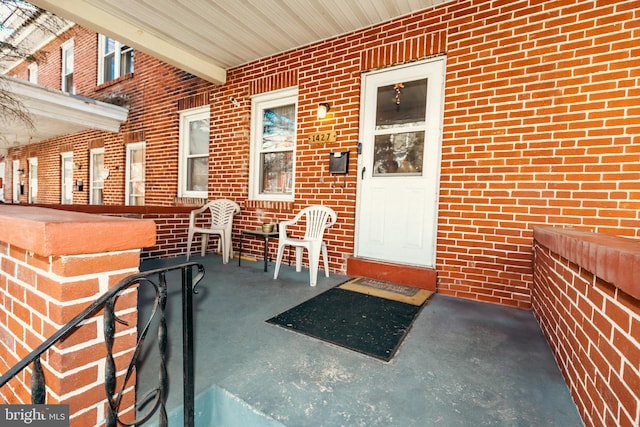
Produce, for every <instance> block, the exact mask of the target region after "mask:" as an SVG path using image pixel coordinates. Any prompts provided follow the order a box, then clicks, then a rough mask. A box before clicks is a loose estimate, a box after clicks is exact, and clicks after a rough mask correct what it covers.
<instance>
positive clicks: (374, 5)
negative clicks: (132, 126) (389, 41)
mask: <svg viewBox="0 0 640 427" xmlns="http://www.w3.org/2000/svg"><path fill="white" fill-rule="evenodd" d="M447 1H451V0H346V1H345V0H189V1H176V0H153V1H152V0H31V3H32V4H34V5H36V6H39V7H41V8H43V9H45V10H47V11H49V12H52V13H54V14H56V15H58V16H60V17H62V18H65V19H68V20H71V21H73V22H76V23H77V24H80V25H82V26H84V27H86V28H89V29H91V30H93V31H95V32H98V33H101V34H104V35H107V36H109V37H111V38H114V39H116V40H118V41H120V42H122V43H126V44H128V45H129V46H131V47H133V48H134V49H136V50H139V51H142V52H145V53H147V54H149V55H151V56H153V57H155V58H158V59H160V60H163V61H165V62H167V63H169V64H171V65H174V66H176V67H178V68H180V69H183V70H185V71H188V72H190V73H191V74H194V75H196V76H198V77H201V78H203V79H205V80H208V81H210V82H212V83H214V84H224V82H225V80H226V70H228V69H230V68H234V67H237V66H239V65H242V64H245V63H248V62H251V61H254V60H257V59H260V58H264V57H268V56H271V55H274V54H277V53H280V52H284V51H287V50H290V49H294V48H296V47H300V46H305V45H308V44H311V43H314V42H317V41H320V40H325V39H328V38H331V37H334V36H337V35H340V34H346V33H349V32H352V31H354V30H358V29H362V28H366V27H369V26H372V25H375V24H378V23H381V22H385V21H388V20H391V19H393V18H396V17H399V16H404V15H408V14H411V13H413V12H417V11H420V10H423V9H427V8H430V7H433V6H436V5H438V4H441V3H445V2H447Z"/></svg>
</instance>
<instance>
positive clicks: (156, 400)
mask: <svg viewBox="0 0 640 427" xmlns="http://www.w3.org/2000/svg"><path fill="white" fill-rule="evenodd" d="M194 268H197V274H196V275H195V276H194V274H193V270H194ZM174 270H180V271H181V274H182V275H181V281H182V343H183V361H182V362H183V374H184V380H183V392H184V396H183V397H184V425H185V426H191V427H192V426H193V425H194V416H195V408H194V406H195V383H194V360H193V294H194V293H197V291H196V289H195V288H196V285H197V284H198V283H199V282H200V280H201V279H202V278H203V277H204V267H203V266H202V265H201V264H198V263H195V262H191V263H184V264H180V265H176V266H172V267H167V268H160V269H156V270H149V271H145V272H141V273H137V274H133V275H131V276H129V277H126V278H125V279H123V280H121V281H120V282H118V284H117V285H115V286H114V287H113V288H111V289H110V290H109V291H108V292H106V293H105V294H103V295H102V296H101V297H100V298H98V299H97V300H96V301H95V302H94V303H93V304H91V305H90V306H89V307H87V308H86V309H84V310H83V311H82V312H81V313H80V314H78V315H77V316H76V317H74V318H73V319H72V320H71V321H70V322H69V323H67V324H66V325H64V326H63V327H62V328H60V329H59V330H58V331H57V332H56V333H55V334H53V335H52V336H51V337H50V338H49V339H47V340H46V341H45V342H43V343H42V344H41V345H40V346H39V347H38V348H36V349H35V350H33V351H32V352H31V353H29V355H27V356H26V357H25V358H24V359H22V360H21V361H19V362H18V363H17V364H16V365H15V366H13V367H12V368H11V369H9V370H8V371H7V372H6V373H5V374H4V375H2V376H1V377H0V387H3V386H4V385H5V384H6V383H7V382H8V381H9V380H11V379H12V378H13V377H14V376H16V375H17V374H19V373H20V372H21V371H22V370H23V369H25V368H26V367H27V366H29V365H30V364H33V366H32V374H31V402H32V403H33V404H43V403H45V396H46V384H45V378H44V371H43V369H42V366H41V362H40V356H41V355H42V354H43V353H45V352H46V351H47V350H48V349H49V348H50V347H52V346H53V345H54V344H55V343H57V342H58V341H61V340H63V339H64V338H65V337H67V336H68V335H70V334H71V333H73V331H74V330H75V328H76V327H78V325H79V324H80V323H81V322H82V321H84V320H85V319H88V318H90V317H91V316H93V315H94V314H95V313H96V312H97V311H98V310H100V309H102V308H104V335H105V344H106V348H107V356H106V366H105V368H106V369H105V391H106V399H107V402H108V405H107V420H106V424H107V426H108V427H115V426H116V425H117V424H118V423H122V424H125V425H131V426H138V425H141V424H143V423H144V422H146V421H148V420H149V419H150V418H151V417H152V416H153V415H154V414H155V413H156V411H158V410H159V411H160V412H159V414H158V424H159V426H161V427H165V426H167V423H168V419H167V411H166V407H165V405H166V401H167V395H168V376H167V365H166V354H167V341H168V338H167V323H166V319H165V307H166V303H167V280H166V274H167V273H168V272H170V271H174ZM136 284H138V285H143V284H151V285H152V286H153V287H154V288H155V299H154V303H153V307H152V310H151V314H150V316H149V319H148V321H147V322H146V324H145V326H144V327H143V328H142V329H141V330H139V333H138V341H137V343H136V347H135V350H134V353H133V355H132V357H131V360H130V362H129V366H128V367H127V370H126V373H125V378H124V380H123V381H122V382H121V388H120V389H119V390H116V367H115V361H114V358H113V352H112V349H113V343H114V336H115V329H116V328H115V323H116V322H119V323H123V324H126V322H124V321H123V320H122V319H119V318H118V317H117V316H116V314H115V303H116V300H117V298H118V295H120V293H121V292H122V291H124V290H126V289H128V288H129V287H131V286H134V285H136ZM156 314H157V315H158V351H159V352H160V367H159V369H160V372H159V377H158V378H159V379H158V385H157V387H155V388H153V389H151V390H149V391H148V392H147V393H146V394H145V395H144V396H143V397H142V398H141V399H140V401H141V402H142V403H143V405H146V404H148V403H152V405H151V406H150V407H149V408H148V409H147V410H146V411H144V412H143V413H142V414H141V415H138V417H137V418H136V419H135V420H133V421H126V422H123V421H122V420H120V419H119V417H118V411H119V407H120V403H121V400H122V397H123V393H124V390H125V387H126V384H127V380H128V379H129V378H130V376H131V375H132V373H133V372H134V371H135V368H136V362H137V358H138V356H139V355H140V350H141V348H142V346H143V343H144V340H145V338H146V336H147V333H148V332H149V329H150V326H151V324H152V320H154V318H155V316H156Z"/></svg>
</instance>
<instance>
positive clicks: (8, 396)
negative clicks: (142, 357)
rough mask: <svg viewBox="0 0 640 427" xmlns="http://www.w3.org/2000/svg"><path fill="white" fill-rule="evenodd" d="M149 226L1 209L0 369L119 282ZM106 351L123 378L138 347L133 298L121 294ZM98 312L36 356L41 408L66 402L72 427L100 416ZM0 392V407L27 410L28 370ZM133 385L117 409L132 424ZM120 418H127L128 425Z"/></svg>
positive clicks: (150, 233)
mask: <svg viewBox="0 0 640 427" xmlns="http://www.w3.org/2000/svg"><path fill="white" fill-rule="evenodd" d="M155 239H156V227H155V224H154V222H153V221H148V220H136V219H128V218H117V217H106V216H99V215H91V214H85V213H77V212H65V211H58V210H52V209H45V208H38V207H30V206H17V205H0V371H1V372H6V370H7V369H8V368H9V367H11V366H13V365H14V364H15V363H16V362H17V361H18V360H20V359H22V358H23V357H25V356H26V355H27V354H28V353H29V352H30V351H32V350H33V349H34V348H36V347H37V346H38V345H40V344H41V343H42V342H43V341H44V340H45V339H47V338H48V337H50V336H51V335H52V334H53V333H54V332H55V331H56V330H58V329H59V328H60V327H62V326H63V325H64V324H66V323H67V322H69V321H70V320H71V319H72V318H73V317H75V316H76V315H77V314H78V313H79V312H81V311H82V310H83V309H84V308H86V307H87V306H89V305H90V304H91V303H92V302H93V301H95V300H96V299H97V298H98V297H99V296H100V295H102V294H103V293H104V292H106V291H107V290H108V289H109V288H110V287H112V286H113V285H115V284H116V283H117V282H118V281H120V280H121V279H123V278H124V277H126V276H128V275H131V274H134V273H136V272H138V266H139V262H140V249H141V248H142V247H148V246H151V245H153V244H155ZM116 309H117V315H118V317H119V318H121V319H124V320H126V321H127V322H128V326H127V325H122V324H120V323H117V324H116V327H117V332H116V334H117V338H116V342H115V345H114V353H115V355H116V356H117V357H116V363H117V369H118V371H121V370H123V369H124V368H125V367H126V365H127V363H128V361H129V359H130V358H131V355H132V353H133V349H134V347H135V342H136V339H137V329H136V323H137V290H136V289H132V290H130V291H127V292H125V293H124V294H123V295H122V296H121V297H120V298H119V299H118V303H117V307H116ZM102 325H103V322H102V312H99V313H98V314H97V315H95V316H93V317H92V318H90V319H89V320H87V321H86V322H84V323H83V324H82V325H81V326H80V327H78V328H77V329H76V330H75V331H74V332H73V333H72V335H71V336H69V337H68V338H67V339H65V340H64V341H63V342H61V343H58V344H56V345H55V346H54V347H52V348H51V349H50V350H49V351H48V352H46V353H45V354H44V355H43V357H42V365H43V368H44V372H45V379H46V383H47V400H46V402H47V403H65V404H69V405H70V407H69V411H70V418H71V425H72V426H78V427H80V426H82V427H85V426H94V425H103V424H104V420H105V414H106V400H105V391H104V357H105V354H106V350H105V344H104V339H103V337H104V334H103V329H102ZM25 371H26V372H23V373H21V374H20V375H18V377H17V378H16V379H14V380H12V381H11V382H9V383H8V384H7V385H6V386H5V387H3V388H2V389H0V402H4V403H30V402H31V399H30V389H29V384H30V378H31V369H30V368H29V369H27V370H25ZM134 381H135V378H133V380H132V381H130V382H131V384H128V385H127V387H126V389H127V391H126V397H125V398H124V399H123V402H124V403H123V404H122V406H121V409H123V410H124V411H125V412H127V411H128V413H129V416H130V417H133V416H134V406H133V405H134V402H135V389H134ZM130 417H127V419H131V418H130Z"/></svg>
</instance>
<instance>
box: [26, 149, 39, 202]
mask: <svg viewBox="0 0 640 427" xmlns="http://www.w3.org/2000/svg"><path fill="white" fill-rule="evenodd" d="M27 162H28V163H29V203H38V158H37V157H30V158H29V159H27Z"/></svg>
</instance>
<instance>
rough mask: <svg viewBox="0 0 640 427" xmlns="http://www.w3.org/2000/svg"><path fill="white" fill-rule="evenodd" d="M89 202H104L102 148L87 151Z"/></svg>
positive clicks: (99, 203) (98, 203) (97, 203)
mask: <svg viewBox="0 0 640 427" xmlns="http://www.w3.org/2000/svg"><path fill="white" fill-rule="evenodd" d="M89 168H90V169H89V203H90V204H92V205H103V204H104V172H105V171H104V148H94V149H93V150H91V151H90V152H89Z"/></svg>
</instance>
